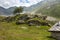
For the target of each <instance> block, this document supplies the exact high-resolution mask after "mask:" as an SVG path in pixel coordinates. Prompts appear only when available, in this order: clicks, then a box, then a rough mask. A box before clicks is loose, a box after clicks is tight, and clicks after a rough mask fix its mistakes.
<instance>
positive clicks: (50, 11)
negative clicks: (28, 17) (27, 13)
mask: <svg viewBox="0 0 60 40" xmlns="http://www.w3.org/2000/svg"><path fill="white" fill-rule="evenodd" d="M45 1H46V0H45ZM45 1H44V2H43V3H42V5H41V6H40V7H39V8H38V10H37V11H36V12H35V13H42V14H45V15H49V16H53V17H56V18H58V17H60V0H48V2H47V1H46V2H45Z"/></svg>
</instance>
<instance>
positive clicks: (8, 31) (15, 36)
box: [0, 22, 54, 40]
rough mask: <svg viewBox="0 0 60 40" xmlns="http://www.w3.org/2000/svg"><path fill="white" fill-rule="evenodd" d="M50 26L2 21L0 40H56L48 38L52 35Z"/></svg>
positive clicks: (0, 24)
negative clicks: (49, 30)
mask: <svg viewBox="0 0 60 40" xmlns="http://www.w3.org/2000/svg"><path fill="white" fill-rule="evenodd" d="M22 27H26V28H22ZM49 28H50V27H47V26H40V27H36V26H27V25H25V24H24V25H16V24H14V23H6V22H3V23H1V22H0V40H54V39H52V38H48V36H50V33H49V32H48V29H49Z"/></svg>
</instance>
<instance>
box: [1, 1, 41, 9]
mask: <svg viewBox="0 0 60 40" xmlns="http://www.w3.org/2000/svg"><path fill="white" fill-rule="evenodd" d="M40 1H42V0H3V1H2V0H0V6H2V7H4V8H9V7H13V6H26V7H29V6H31V5H34V4H37V3H38V2H40Z"/></svg>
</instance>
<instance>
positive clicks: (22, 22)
mask: <svg viewBox="0 0 60 40" xmlns="http://www.w3.org/2000/svg"><path fill="white" fill-rule="evenodd" d="M24 23H25V21H23V20H19V21H17V22H16V24H17V25H19V24H24Z"/></svg>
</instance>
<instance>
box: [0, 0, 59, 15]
mask: <svg viewBox="0 0 60 40" xmlns="http://www.w3.org/2000/svg"><path fill="white" fill-rule="evenodd" d="M59 3H60V0H43V1H41V2H39V3H37V4H35V5H32V6H30V7H23V8H24V11H26V12H33V11H35V13H42V14H45V12H46V11H45V10H46V9H53V8H54V5H57V4H59ZM52 6H53V7H52ZM51 7H52V8H51ZM15 8H16V7H10V8H8V9H5V8H3V7H0V15H12V14H13V11H14V9H15ZM49 14H50V13H49Z"/></svg>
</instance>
